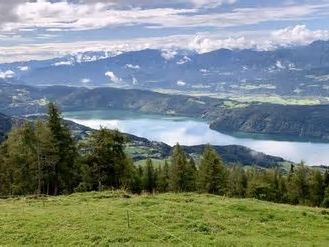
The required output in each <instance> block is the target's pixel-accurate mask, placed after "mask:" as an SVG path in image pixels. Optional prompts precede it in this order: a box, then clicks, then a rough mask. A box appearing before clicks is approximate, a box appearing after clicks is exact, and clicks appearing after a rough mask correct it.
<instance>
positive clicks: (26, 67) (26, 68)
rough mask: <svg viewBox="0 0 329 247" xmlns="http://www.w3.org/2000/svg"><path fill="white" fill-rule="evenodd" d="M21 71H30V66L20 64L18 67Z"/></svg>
mask: <svg viewBox="0 0 329 247" xmlns="http://www.w3.org/2000/svg"><path fill="white" fill-rule="evenodd" d="M17 68H18V69H19V70H20V71H28V70H29V67H28V66H18V67H17Z"/></svg>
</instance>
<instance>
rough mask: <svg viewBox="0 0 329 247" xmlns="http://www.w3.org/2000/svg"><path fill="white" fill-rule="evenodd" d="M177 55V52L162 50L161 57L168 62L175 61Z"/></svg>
mask: <svg viewBox="0 0 329 247" xmlns="http://www.w3.org/2000/svg"><path fill="white" fill-rule="evenodd" d="M176 55H177V52H176V51H175V50H169V49H165V50H162V52H161V56H162V57H163V58H164V59H166V60H171V59H174V58H175V56H176Z"/></svg>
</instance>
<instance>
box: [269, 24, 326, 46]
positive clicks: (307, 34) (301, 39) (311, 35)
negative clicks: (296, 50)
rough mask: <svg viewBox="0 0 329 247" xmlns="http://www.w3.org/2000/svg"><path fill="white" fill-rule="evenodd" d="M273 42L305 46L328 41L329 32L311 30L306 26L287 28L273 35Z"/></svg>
mask: <svg viewBox="0 0 329 247" xmlns="http://www.w3.org/2000/svg"><path fill="white" fill-rule="evenodd" d="M272 39H273V42H275V43H278V44H280V43H281V44H285V45H292V44H294V45H296V44H298V45H304V44H309V43H311V42H313V41H316V40H328V39H329V30H314V31H312V30H310V29H308V28H307V27H306V26H305V25H296V26H294V27H287V28H284V29H281V30H277V31H274V32H273V33H272Z"/></svg>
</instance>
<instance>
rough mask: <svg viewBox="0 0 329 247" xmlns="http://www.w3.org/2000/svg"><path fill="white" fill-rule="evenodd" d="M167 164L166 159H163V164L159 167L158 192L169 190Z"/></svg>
mask: <svg viewBox="0 0 329 247" xmlns="http://www.w3.org/2000/svg"><path fill="white" fill-rule="evenodd" d="M169 182H170V175H169V165H168V162H167V160H165V162H164V165H163V166H161V167H160V169H159V178H158V185H157V188H158V191H160V192H168V191H169Z"/></svg>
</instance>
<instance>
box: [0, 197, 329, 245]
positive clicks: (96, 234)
mask: <svg viewBox="0 0 329 247" xmlns="http://www.w3.org/2000/svg"><path fill="white" fill-rule="evenodd" d="M128 218H129V220H128ZM0 222H1V224H0V245H4V246H18V245H29V246H35V245H40V246H52V245H61V246H74V245H79V246H81V245H82V246H83V245H88V246H89V245H96V246H173V245H175V246H329V210H325V209H320V208H308V207H302V206H290V205H282V204H274V203H269V202H263V201H258V200H254V199H232V198H226V197H220V196H215V195H205V194H196V193H182V194H173V193H168V194H159V195H154V196H153V195H142V196H137V195H130V194H127V193H125V192H122V191H107V192H91V193H77V194H72V195H69V196H58V197H48V198H31V197H26V198H13V199H2V200H1V199H0Z"/></svg>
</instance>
